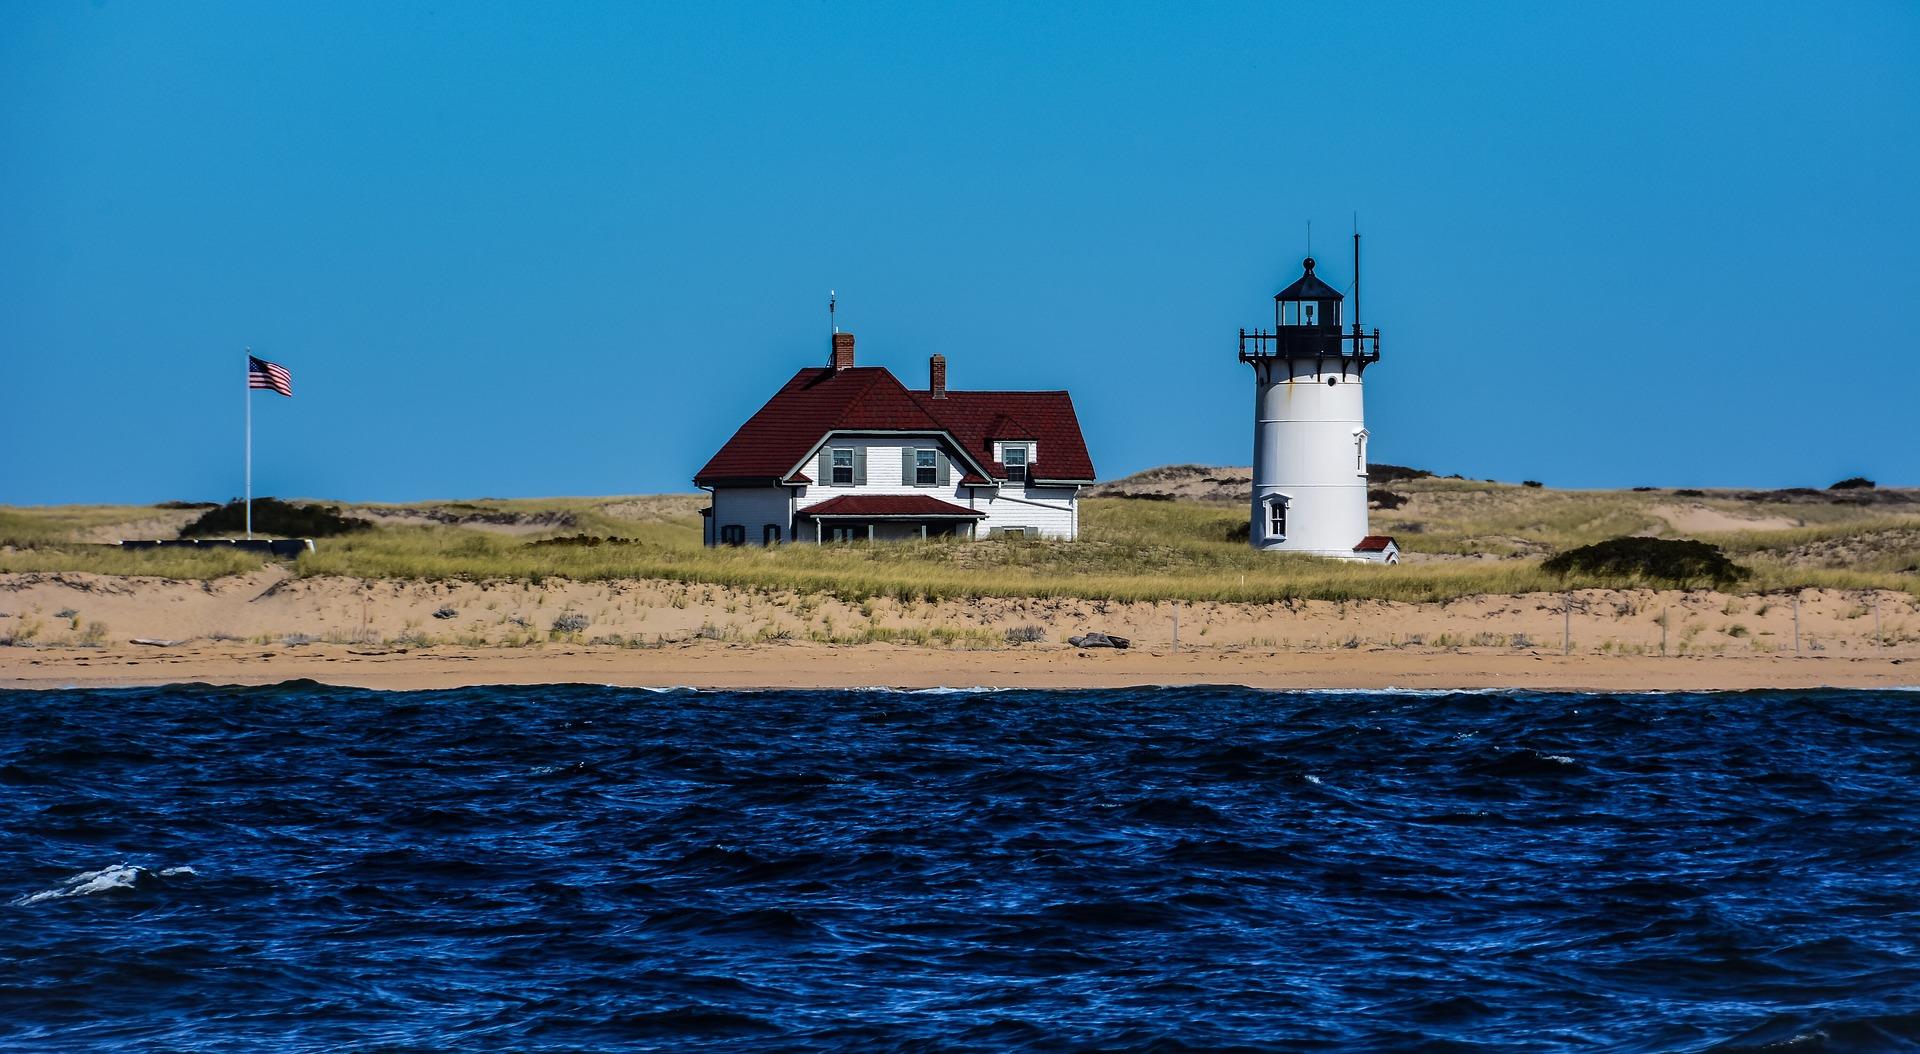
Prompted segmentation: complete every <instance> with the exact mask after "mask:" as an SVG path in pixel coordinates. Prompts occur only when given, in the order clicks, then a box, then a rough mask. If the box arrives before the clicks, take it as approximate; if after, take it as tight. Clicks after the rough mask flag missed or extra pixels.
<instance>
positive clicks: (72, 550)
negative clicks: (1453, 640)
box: [0, 479, 1920, 603]
mask: <svg viewBox="0 0 1920 1054" xmlns="http://www.w3.org/2000/svg"><path fill="white" fill-rule="evenodd" d="M1393 487H1394V490H1395V491H1396V492H1398V493H1402V494H1405V495H1406V496H1407V497H1408V499H1409V500H1408V502H1407V503H1406V505H1405V506H1403V507H1402V508H1399V509H1396V510H1394V511H1393V512H1392V513H1386V512H1376V513H1375V514H1374V525H1375V529H1376V530H1378V531H1381V532H1382V533H1393V534H1397V535H1398V536H1399V538H1400V542H1401V545H1402V547H1403V549H1404V550H1405V551H1406V552H1407V553H1408V554H1409V562H1408V563H1405V564H1402V565H1401V566H1398V567H1392V568H1388V567H1379V566H1374V565H1367V564H1350V563H1339V562H1334V561H1327V560H1319V559H1314V558H1311V557H1301V556H1286V555H1277V554H1264V553H1257V552H1255V551H1253V550H1252V549H1250V548H1248V547H1247V545H1246V544H1245V543H1244V542H1238V541H1233V540H1231V535H1232V532H1233V530H1234V528H1235V527H1237V526H1243V525H1244V523H1245V518H1246V511H1245V507H1244V506H1243V505H1240V504H1238V503H1217V502H1214V503H1209V502H1197V501H1140V500H1129V499H1123V498H1090V499H1086V500H1085V501H1083V502H1082V537H1081V539H1080V540H1079V541H1075V542H1047V541H1038V540H1027V541H1017V540H1016V541H1003V540H993V541H982V542H972V543H970V542H960V541H927V542H901V543H883V544H875V545H867V544H855V545H850V546H824V547H823V546H814V545H786V546H779V547H775V548H771V549H762V548H757V547H753V548H720V549H708V548H705V547H703V546H702V545H701V544H700V538H701V523H700V516H699V509H700V508H701V507H702V505H703V504H704V498H703V496H701V495H667V496H660V497H622V498H550V499H511V500H505V499H481V500H477V501H471V502H423V503H412V504H405V505H358V506H349V507H347V509H346V510H345V511H347V512H349V513H350V514H352V515H362V516H368V517H369V518H371V519H373V520H374V522H375V523H376V524H379V526H377V527H375V528H374V529H372V530H369V531H364V532H359V533H355V534H351V535H346V536H342V537H338V538H331V539H325V540H323V541H322V542H321V544H320V548H319V551H317V552H315V553H312V554H308V555H306V556H303V557H301V558H300V559H299V560H298V561H297V562H295V563H293V564H292V565H290V566H291V567H292V568H293V569H294V570H295V571H296V572H297V573H298V574H301V575H304V576H329V575H338V576H345V577H354V578H369V579H402V580H508V581H513V580H518V581H530V582H539V581H542V580H545V579H548V578H555V579H569V580H574V581H610V580H632V579H653V580H662V581H671V582H680V583H689V584H710V585H720V586H729V587H733V588H738V589H746V590H759V591H767V592H779V593H795V594H831V595H834V596H838V597H841V598H843V599H851V600H861V599H866V598H871V597H890V598H896V599H901V600H946V599H963V598H970V597H1071V598H1081V599H1087V600H1112V601H1159V600H1190V601H1222V602H1235V601H1238V602H1256V603H1258V602H1274V601H1284V600H1293V599H1324V600H1400V601H1414V602H1421V601H1426V602H1432V601H1447V600H1452V599H1456V598H1460V597H1467V596H1475V595H1489V594H1514V593H1527V592H1541V591H1552V590H1558V589H1566V588H1585V587H1627V586H1640V585H1656V584H1660V583H1651V582H1642V581H1636V580H1633V579H1621V578H1608V577H1600V576H1593V575H1573V576H1569V577H1565V578H1563V577H1560V576H1556V575H1551V574H1548V573H1546V572H1544V571H1542V570H1541V568H1540V558H1541V557H1544V556H1546V555H1548V554H1550V553H1552V552H1557V551H1560V550H1563V549H1566V548H1571V547H1574V546H1577V545H1585V544H1590V543H1592V542H1596V541H1601V540H1604V539H1606V538H1611V537H1618V536H1620V535H1624V534H1659V535H1662V536H1665V537H1694V538H1699V539H1700V540H1702V541H1708V542H1712V543H1714V544H1717V545H1721V546H1722V547H1724V548H1725V549H1726V551H1727V552H1728V553H1729V554H1730V555H1732V556H1734V557H1735V559H1737V560H1738V561H1740V562H1741V563H1742V564H1743V565H1744V566H1746V567H1748V568H1749V569H1750V570H1751V571H1752V576H1751V577H1750V578H1749V579H1747V580H1746V581H1745V582H1744V583H1742V584H1741V586H1740V587H1739V588H1740V590H1741V591H1742V592H1771V591H1778V590H1784V589H1794V588H1812V587H1823V588H1835V589H1876V588H1877V589H1898V590H1906V591H1909V592H1916V591H1920V574H1917V573H1916V571H1915V568H1916V566H1920V512H1915V513H1911V514H1910V513H1905V512H1903V511H1898V510H1900V508H1901V507H1900V506H1877V507H1859V506H1848V505H1833V504H1808V503H1804V502H1802V503H1798V504H1796V503H1791V502H1779V503H1769V502H1765V501H1755V500H1752V499H1742V498H1735V497H1727V496H1708V497H1702V498H1692V499H1687V500H1685V501H1684V502H1683V504H1684V505H1685V506H1686V507H1687V509H1688V510H1691V512H1690V514H1696V515H1704V514H1705V513H1702V512H1701V510H1705V512H1706V513H1712V514H1714V515H1715V517H1717V518H1709V520H1708V521H1706V522H1708V524H1709V525H1710V526H1714V525H1718V526H1722V527H1725V528H1728V529H1719V530H1695V531H1688V532H1682V531H1678V530H1676V529H1675V528H1674V526H1673V524H1672V522H1670V519H1669V517H1671V516H1673V515H1674V514H1673V512H1672V509H1673V508H1674V507H1675V506H1676V499H1675V498H1674V497H1673V496H1672V495H1669V494H1662V493H1657V492H1656V493H1640V492H1631V491H1562V490H1551V489H1544V488H1523V487H1518V486H1508V485H1503V484H1491V483H1479V482H1474V481H1468V480H1438V479H1434V480H1411V481H1399V482H1396V483H1394V484H1393ZM1916 508H1917V509H1920V506H1916ZM1890 509H1892V510H1894V511H1889V510H1890ZM151 514H152V510H150V509H142V508H137V507H134V508H129V507H109V506H84V507H64V508H57V509H22V508H11V509H0V572H22V571H93V572H96V573H102V574H116V575H139V574H147V575H158V576H162V577H172V578H211V577H218V576H221V575H226V574H233V573H239V572H244V571H248V570H252V569H256V568H258V567H259V566H260V565H261V561H260V559H259V558H258V557H249V556H246V555H244V554H237V553H197V552H177V551H171V550H166V551H158V552H122V551H120V550H118V549H114V548H110V547H102V546H87V545H77V544H73V542H72V541H71V539H72V538H73V537H74V536H75V535H76V533H77V532H80V531H84V530H92V529H99V528H102V527H104V526H110V525H111V524H113V523H115V522H119V521H118V520H116V519H115V518H116V517H118V518H119V519H120V520H138V519H139V518H141V517H142V516H148V515H151ZM1749 524H1754V525H1759V526H1758V527H1746V526H1743V525H1749ZM566 538H587V539H599V540H601V541H600V542H599V544H536V543H541V542H549V543H550V542H551V541H552V540H554V539H566Z"/></svg>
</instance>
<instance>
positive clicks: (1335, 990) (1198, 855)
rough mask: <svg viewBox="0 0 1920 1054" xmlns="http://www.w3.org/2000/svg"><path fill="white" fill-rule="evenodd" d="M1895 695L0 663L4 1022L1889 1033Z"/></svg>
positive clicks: (1045, 1043) (678, 1031) (1909, 799)
mask: <svg viewBox="0 0 1920 1054" xmlns="http://www.w3.org/2000/svg"><path fill="white" fill-rule="evenodd" d="M1916 825H1920V693H1903V692H1858V691H1856V692H1792V693H1788V692H1767V693H1740V694H1711V695H1683V694H1668V695H1632V696H1599V695H1542V694H1528V693H1508V694H1499V693H1484V694H1446V695H1440V694H1392V693H1386V694H1365V693H1358V694H1355V693H1311V692H1302V693H1286V692H1259V691H1250V690H1246V689H1239V688H1195V689H1130V690H1124V691H1093V692H1032V691H1003V692H989V691H948V692H923V693H908V692H878V691H876V692H757V693H728V692H690V691H674V692H648V691H635V690H626V689H610V688H599V687H591V686H579V685H574V686H557V687H543V688H481V689H468V690H459V691H444V692H405V693H386V692H369V691H361V690H353V689H342V688H330V687H323V686H319V685H314V684H308V683H295V684H287V685H282V686H278V687H272V688H251V689H229V688H213V687H206V686H176V687H170V688H159V689H139V690H113V691H59V692H45V693H24V692H10V693H8V692H0V1049H5V1050H29V1051H31V1050H66V1049H96V1048H114V1049H133V1050H196V1051H199V1050H209V1051H224V1050H258V1049H272V1050H311V1051H321V1050H325V1051H334V1050H381V1051H388V1050H444V1049H487V1050H616V1049H617V1050H693V1049H699V1050H740V1051H842V1050H856V1051H858V1050H900V1051H941V1050H1036V1051H1038V1050H1045V1051H1053V1050H1067V1051H1078V1050H1088V1051H1092V1050H1099V1051H1132V1050H1139V1051H1182V1050H1209V1051H1212V1050H1280V1051H1315V1050H1327V1051H1390V1050H1391V1051H1399V1050H1407V1051H1450V1050H1475V1051H1558V1050H1593V1051H1763V1050H1765V1051H1786V1052H1796V1054H1797V1052H1806V1051H1838V1050H1848V1051H1853V1050H1861V1051H1865V1050H1875V1051H1878V1050H1900V1049H1915V1048H1916V1047H1920V833H1916Z"/></svg>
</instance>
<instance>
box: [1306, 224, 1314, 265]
mask: <svg viewBox="0 0 1920 1054" xmlns="http://www.w3.org/2000/svg"><path fill="white" fill-rule="evenodd" d="M1307 255H1308V256H1312V255H1313V221H1312V220H1308V221H1307Z"/></svg>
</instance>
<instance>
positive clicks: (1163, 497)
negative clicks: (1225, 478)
mask: <svg viewBox="0 0 1920 1054" xmlns="http://www.w3.org/2000/svg"><path fill="white" fill-rule="evenodd" d="M1205 482H1208V483H1212V482H1215V481H1214V480H1207V481H1205ZM1108 497H1113V498H1126V499H1127V500H1128V501H1172V500H1173V495H1171V494H1154V493H1151V492H1148V491H1143V490H1123V491H1120V492H1118V493H1116V494H1111V495H1108Z"/></svg>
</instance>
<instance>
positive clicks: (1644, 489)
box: [1633, 487, 1654, 494]
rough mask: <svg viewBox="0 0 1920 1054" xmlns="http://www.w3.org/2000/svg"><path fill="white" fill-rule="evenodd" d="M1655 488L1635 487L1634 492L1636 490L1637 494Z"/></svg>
mask: <svg viewBox="0 0 1920 1054" xmlns="http://www.w3.org/2000/svg"><path fill="white" fill-rule="evenodd" d="M1653 489H1654V488H1652V487H1635V488H1633V492H1634V493H1635V494H1645V493H1646V492H1647V491H1650V490H1653Z"/></svg>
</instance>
